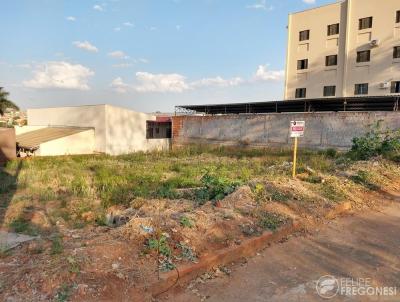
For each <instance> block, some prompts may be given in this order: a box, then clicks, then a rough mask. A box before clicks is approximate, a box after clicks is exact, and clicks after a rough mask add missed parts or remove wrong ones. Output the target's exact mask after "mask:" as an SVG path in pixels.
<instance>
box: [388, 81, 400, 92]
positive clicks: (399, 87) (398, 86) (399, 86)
mask: <svg viewBox="0 0 400 302" xmlns="http://www.w3.org/2000/svg"><path fill="white" fill-rule="evenodd" d="M390 93H400V81H395V82H392V87H391V88H390Z"/></svg>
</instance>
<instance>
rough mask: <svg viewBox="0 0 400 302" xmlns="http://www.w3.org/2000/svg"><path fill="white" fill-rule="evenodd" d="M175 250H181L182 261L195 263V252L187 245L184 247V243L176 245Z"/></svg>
mask: <svg viewBox="0 0 400 302" xmlns="http://www.w3.org/2000/svg"><path fill="white" fill-rule="evenodd" d="M176 247H177V248H179V249H180V250H181V257H182V258H183V259H186V260H189V261H192V262H196V261H197V256H196V254H195V252H193V250H192V248H191V247H190V246H188V245H186V244H185V243H184V242H180V243H178V244H177V245H176Z"/></svg>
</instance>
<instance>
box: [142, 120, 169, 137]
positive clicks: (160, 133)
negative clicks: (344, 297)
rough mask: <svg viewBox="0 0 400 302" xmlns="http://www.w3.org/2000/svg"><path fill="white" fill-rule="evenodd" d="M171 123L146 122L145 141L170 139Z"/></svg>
mask: <svg viewBox="0 0 400 302" xmlns="http://www.w3.org/2000/svg"><path fill="white" fill-rule="evenodd" d="M171 125H172V123H171V122H158V121H147V122H146V138H147V139H161V138H171V137H172V130H171V128H172V127H171Z"/></svg>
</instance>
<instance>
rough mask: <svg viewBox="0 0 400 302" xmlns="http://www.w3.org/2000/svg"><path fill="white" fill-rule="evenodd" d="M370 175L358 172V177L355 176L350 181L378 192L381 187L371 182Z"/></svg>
mask: <svg viewBox="0 0 400 302" xmlns="http://www.w3.org/2000/svg"><path fill="white" fill-rule="evenodd" d="M370 178H371V177H370V174H369V173H368V172H367V171H361V170H360V171H358V172H357V174H356V175H353V176H351V177H350V179H351V180H352V181H353V182H355V183H357V184H360V185H363V186H364V187H366V188H367V189H369V190H375V191H376V190H378V189H379V186H378V185H376V184H374V183H372V182H371V181H370Z"/></svg>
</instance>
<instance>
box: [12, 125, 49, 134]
mask: <svg viewBox="0 0 400 302" xmlns="http://www.w3.org/2000/svg"><path fill="white" fill-rule="evenodd" d="M43 128H47V126H14V129H15V134H16V135H20V134H24V133H27V132H32V131H35V130H40V129H43Z"/></svg>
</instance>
